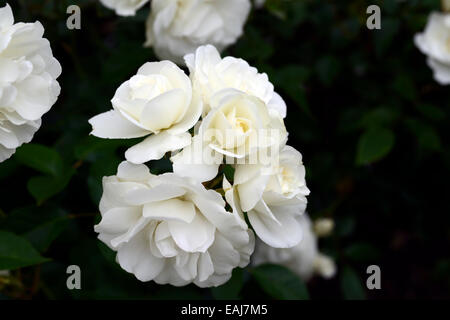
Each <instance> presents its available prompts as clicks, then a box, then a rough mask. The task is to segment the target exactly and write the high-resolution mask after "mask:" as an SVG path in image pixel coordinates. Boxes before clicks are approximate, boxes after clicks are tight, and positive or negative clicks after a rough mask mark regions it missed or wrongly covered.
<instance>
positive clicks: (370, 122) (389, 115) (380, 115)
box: [360, 107, 399, 128]
mask: <svg viewBox="0 0 450 320" xmlns="http://www.w3.org/2000/svg"><path fill="white" fill-rule="evenodd" d="M398 116H399V114H398V112H397V111H396V110H394V109H392V108H387V107H379V108H376V109H373V110H371V111H369V112H367V113H365V114H364V116H363V117H362V118H361V120H360V126H361V127H364V128H371V127H374V126H390V125H391V124H392V123H393V122H394V121H395V120H396V119H397V118H398Z"/></svg>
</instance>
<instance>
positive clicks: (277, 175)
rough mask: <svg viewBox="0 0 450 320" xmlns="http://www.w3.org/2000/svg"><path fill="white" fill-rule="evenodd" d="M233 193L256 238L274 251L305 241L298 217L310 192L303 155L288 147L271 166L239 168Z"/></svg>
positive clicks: (237, 167) (237, 168)
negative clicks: (306, 180)
mask: <svg viewBox="0 0 450 320" xmlns="http://www.w3.org/2000/svg"><path fill="white" fill-rule="evenodd" d="M233 189H234V190H235V191H236V194H237V196H238V199H239V202H238V203H239V206H240V210H242V211H244V212H247V215H248V219H249V221H250V223H251V225H252V227H253V229H254V230H255V233H256V235H257V236H258V237H259V238H260V239H261V240H262V241H264V242H265V243H267V244H268V245H270V246H272V247H277V248H288V247H293V246H295V245H297V244H298V243H299V242H300V240H301V239H302V228H301V225H300V223H299V222H298V219H297V217H298V216H300V215H302V214H303V212H304V211H305V209H306V204H307V200H306V196H307V195H308V194H309V190H308V188H307V187H306V182H305V167H304V166H303V163H302V155H301V154H300V152H298V151H297V150H295V149H294V148H292V147H290V146H285V147H284V149H283V150H282V151H281V153H280V156H279V159H278V161H277V162H274V163H273V164H272V165H271V166H269V167H266V166H263V165H258V164H256V165H251V164H250V165H249V164H243V165H237V166H236V170H235V173H234V186H233Z"/></svg>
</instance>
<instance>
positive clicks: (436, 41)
mask: <svg viewBox="0 0 450 320" xmlns="http://www.w3.org/2000/svg"><path fill="white" fill-rule="evenodd" d="M414 42H415V44H416V46H417V47H418V48H419V49H420V51H422V53H424V54H426V55H427V56H428V58H427V63H428V65H429V66H430V68H431V69H432V70H433V74H434V78H435V80H436V81H437V82H439V83H440V84H442V85H447V84H450V14H446V13H438V12H433V13H431V14H430V16H429V17H428V22H427V25H426V27H425V31H424V32H423V33H419V34H416V36H415V37H414Z"/></svg>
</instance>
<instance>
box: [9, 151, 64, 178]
mask: <svg viewBox="0 0 450 320" xmlns="http://www.w3.org/2000/svg"><path fill="white" fill-rule="evenodd" d="M15 157H16V159H17V160H18V161H19V162H20V163H22V164H23V165H25V166H28V167H30V168H33V169H35V170H37V171H40V172H42V173H46V174H49V175H53V176H57V175H59V174H61V172H62V171H63V168H64V164H63V161H62V158H61V156H60V155H59V153H58V152H56V151H55V150H53V149H51V148H48V147H46V146H43V145H39V144H32V143H29V144H25V145H23V146H21V147H20V148H19V149H17V152H16V154H15Z"/></svg>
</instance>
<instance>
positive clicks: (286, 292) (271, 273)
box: [251, 264, 309, 300]
mask: <svg viewBox="0 0 450 320" xmlns="http://www.w3.org/2000/svg"><path fill="white" fill-rule="evenodd" d="M251 273H252V275H253V277H254V278H255V280H256V281H257V282H258V284H259V285H260V286H261V288H262V289H263V290H264V291H265V292H266V293H267V294H268V295H269V296H271V297H272V298H275V299H281V300H307V299H309V294H308V289H307V287H306V285H305V283H304V282H303V280H301V279H300V278H299V277H298V276H297V275H295V274H294V273H293V272H292V271H290V270H289V269H287V268H285V267H282V266H279V265H274V264H265V265H261V266H258V267H256V268H254V269H253V270H251Z"/></svg>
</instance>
